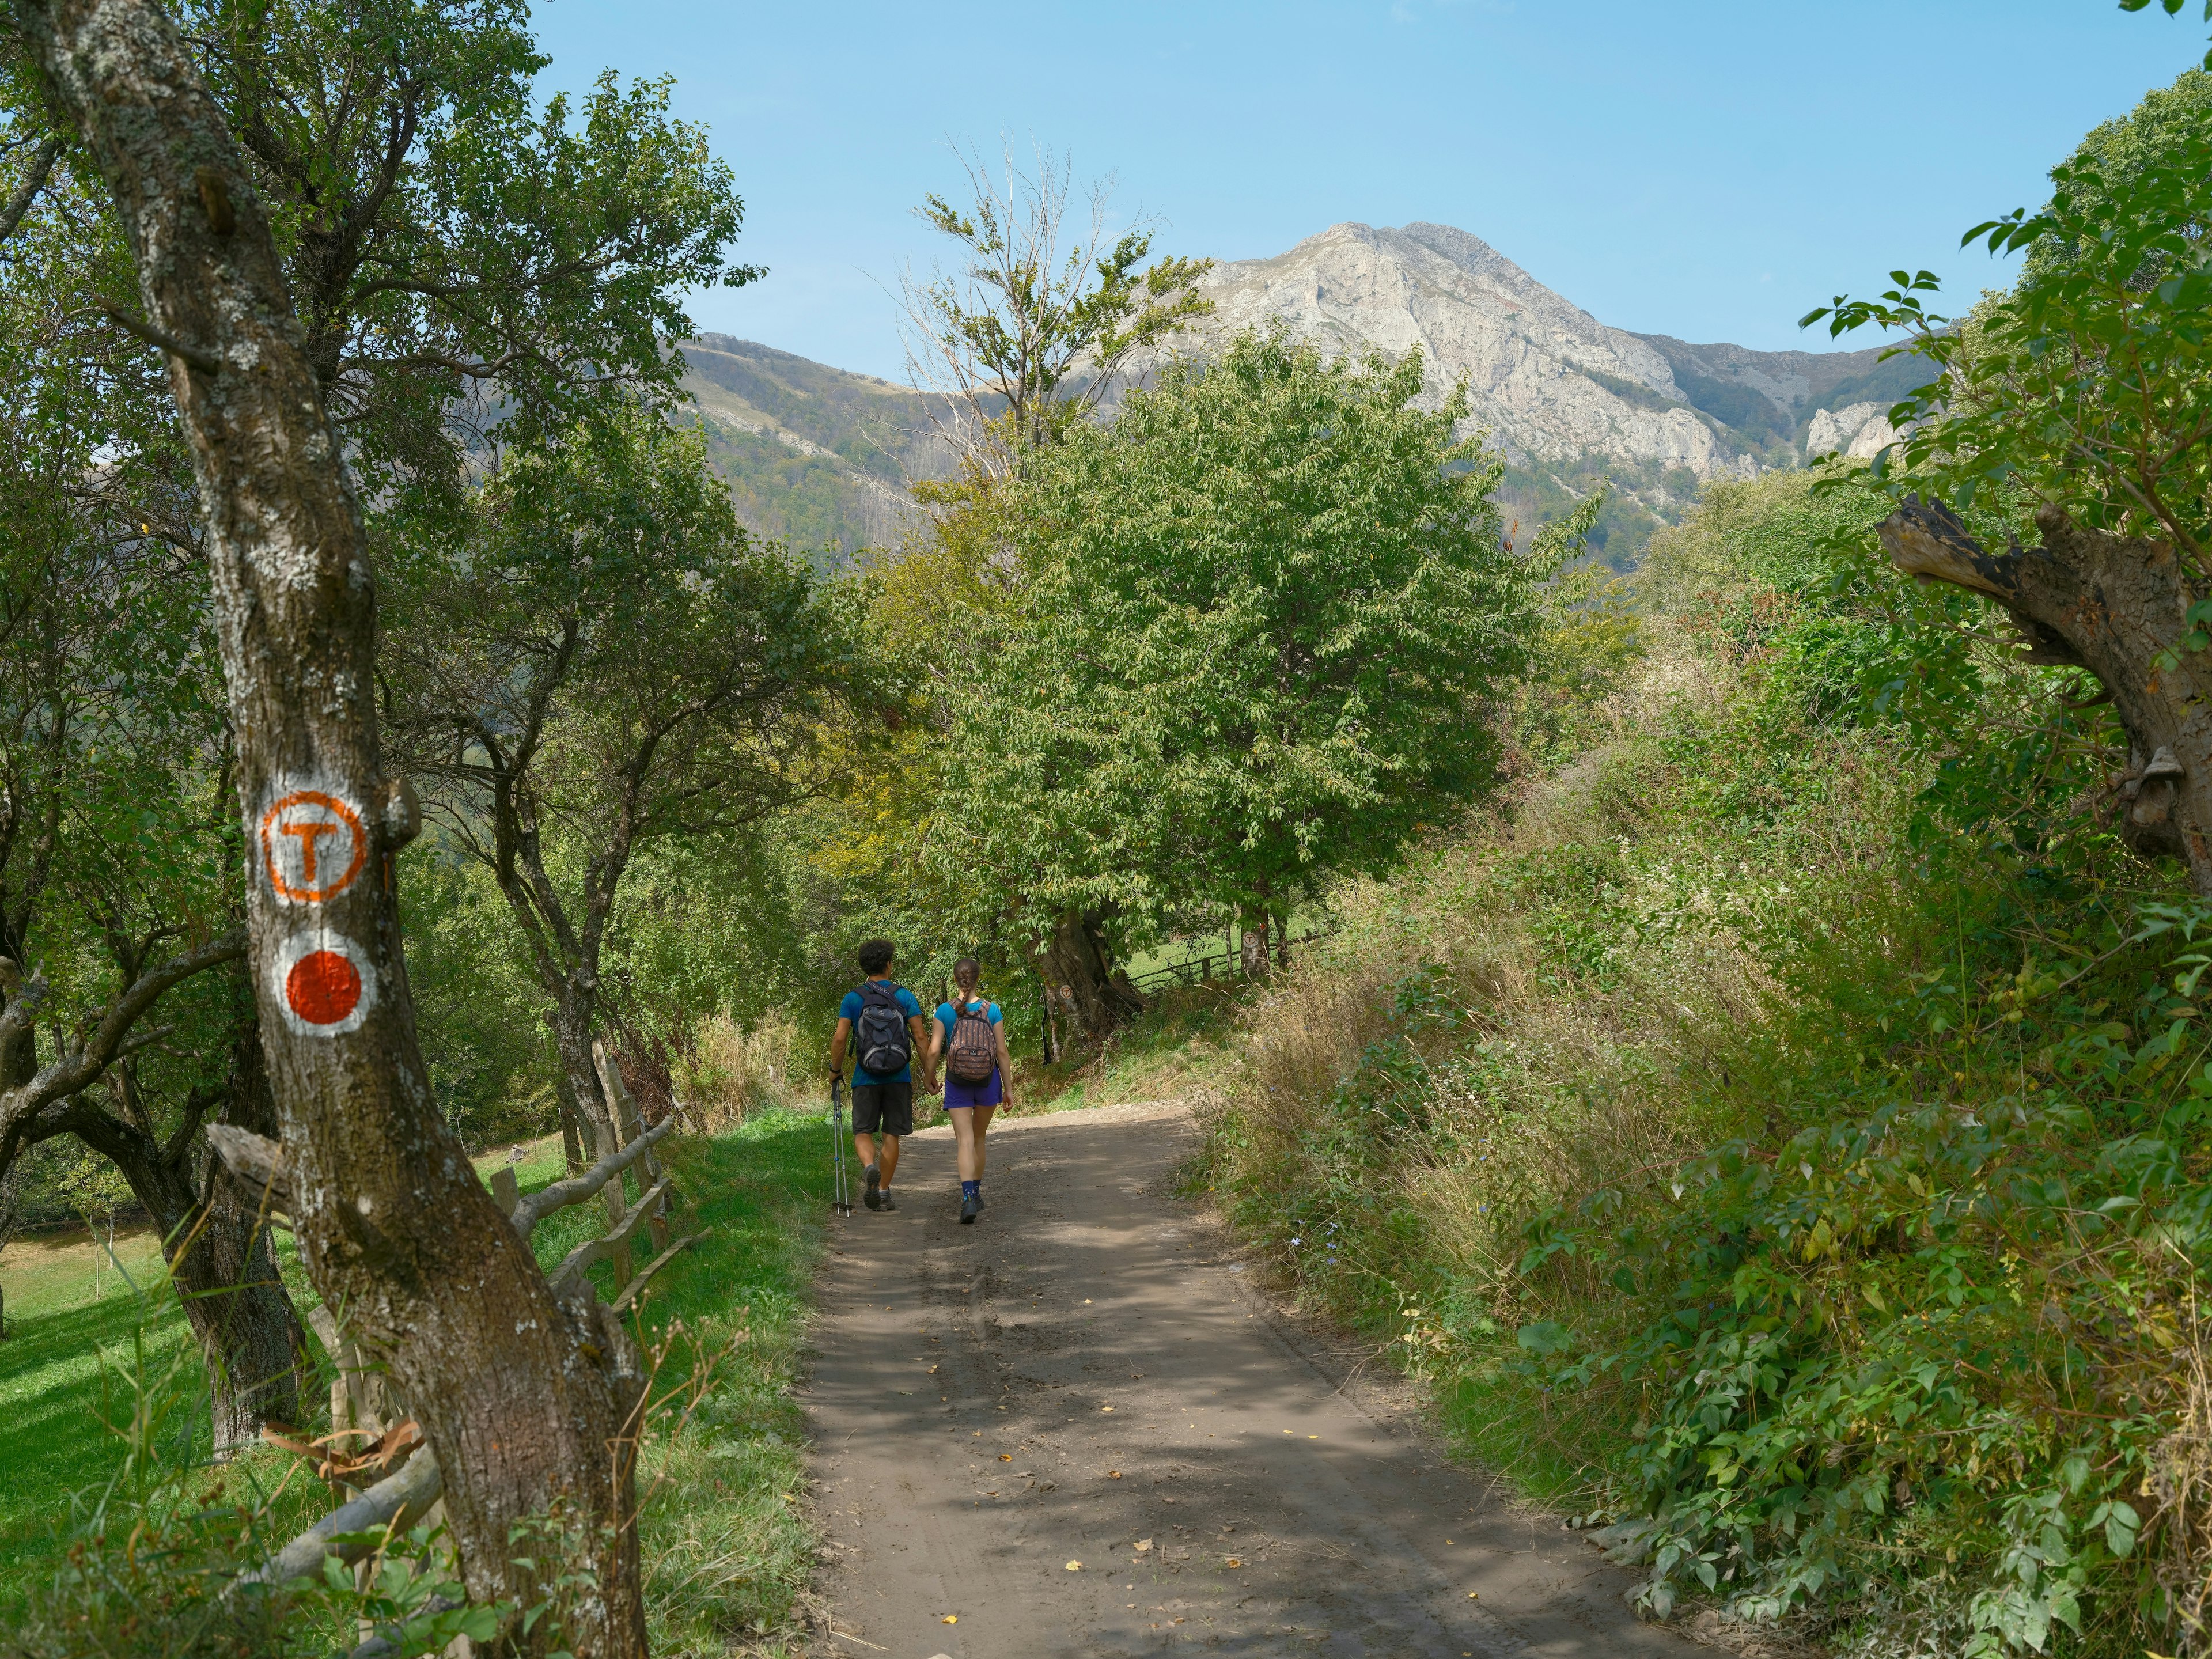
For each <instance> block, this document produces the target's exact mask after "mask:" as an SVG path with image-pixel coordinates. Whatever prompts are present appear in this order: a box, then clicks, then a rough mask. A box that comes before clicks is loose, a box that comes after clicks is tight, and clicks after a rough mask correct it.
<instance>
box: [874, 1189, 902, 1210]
mask: <svg viewBox="0 0 2212 1659" xmlns="http://www.w3.org/2000/svg"><path fill="white" fill-rule="evenodd" d="M874 1196H875V1204H876V1207H877V1208H878V1209H879V1210H896V1208H898V1206H897V1205H896V1204H894V1203H892V1202H891V1190H890V1188H888V1187H886V1188H884V1189H883V1191H881V1192H879V1193H878V1194H875V1195H874Z"/></svg>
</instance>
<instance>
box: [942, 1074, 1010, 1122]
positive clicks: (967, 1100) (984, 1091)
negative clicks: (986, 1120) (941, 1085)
mask: <svg viewBox="0 0 2212 1659" xmlns="http://www.w3.org/2000/svg"><path fill="white" fill-rule="evenodd" d="M1005 1098H1006V1091H1005V1090H1004V1089H1002V1088H1000V1086H999V1068H998V1067H997V1066H993V1067H992V1068H991V1075H990V1076H989V1077H988V1078H987V1079H984V1080H983V1081H982V1082H981V1083H963V1082H962V1081H961V1080H960V1079H958V1078H957V1077H948V1078H946V1079H945V1110H946V1111H948V1112H957V1111H958V1110H960V1109H961V1108H962V1107H963V1106H995V1105H997V1104H998V1103H1000V1101H1002V1100H1004V1099H1005Z"/></svg>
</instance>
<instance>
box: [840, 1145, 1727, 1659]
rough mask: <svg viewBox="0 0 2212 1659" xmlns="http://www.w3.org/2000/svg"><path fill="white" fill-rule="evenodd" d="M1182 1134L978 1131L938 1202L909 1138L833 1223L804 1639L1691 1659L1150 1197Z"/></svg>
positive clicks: (959, 1658) (933, 1649) (1398, 1657)
mask: <svg viewBox="0 0 2212 1659" xmlns="http://www.w3.org/2000/svg"><path fill="white" fill-rule="evenodd" d="M1189 1135H1190V1128H1189V1124H1188V1119H1187V1118H1186V1117H1184V1116H1183V1115H1182V1113H1181V1112H1180V1111H1179V1110H1177V1109H1174V1108H1172V1107H1164V1108H1163V1107H1153V1108H1149V1109H1132V1108H1127V1107H1109V1108H1104V1109H1099V1110H1095V1111H1086V1112H1070V1113H1066V1114H1064V1115H1058V1116H1048V1117H1038V1118H1030V1119H1018V1120H1014V1121H1008V1122H1005V1123H1002V1124H999V1125H995V1126H994V1127H993V1129H992V1132H991V1169H990V1174H989V1177H988V1179H987V1181H986V1182H985V1194H986V1196H987V1198H988V1200H989V1203H990V1207H989V1208H988V1209H987V1210H986V1211H985V1212H984V1213H983V1217H982V1219H981V1221H980V1222H978V1223H977V1224H976V1225H974V1226H972V1227H963V1226H961V1225H958V1220H957V1210H958V1200H959V1193H958V1188H957V1184H956V1177H955V1172H954V1168H953V1162H952V1143H951V1135H950V1133H949V1132H948V1131H945V1130H942V1129H940V1130H935V1131H925V1132H924V1133H921V1134H919V1135H916V1136H915V1137H913V1138H912V1139H909V1140H908V1142H907V1143H906V1147H905V1152H906V1158H905V1161H904V1162H903V1163H902V1164H901V1165H900V1167H899V1171H898V1179H897V1183H896V1188H894V1190H895V1192H896V1194H897V1196H898V1200H899V1204H900V1208H899V1210H898V1211H897V1212H896V1213H893V1214H889V1215H883V1214H872V1213H870V1212H866V1211H865V1210H860V1211H856V1212H855V1213H854V1216H853V1218H852V1219H851V1220H850V1221H849V1222H835V1221H833V1223H832V1224H831V1225H832V1227H833V1229H835V1231H834V1232H833V1235H832V1241H833V1242H832V1247H831V1248H832V1252H833V1254H832V1255H831V1257H830V1259H829V1264H828V1267H827V1270H826V1272H825V1273H824V1276H823V1281H822V1284H821V1287H820V1289H821V1296H820V1310H821V1320H820V1324H819V1335H818V1339H817V1351H816V1353H815V1357H814V1362H813V1366H812V1375H811V1382H810V1383H809V1386H808V1390H807V1396H806V1406H807V1410H808V1413H809V1414H810V1416H811V1420H812V1426H813V1430H814V1433H815V1437H816V1440H815V1443H816V1471H815V1472H816V1475H817V1506H818V1512H819V1517H820V1520H821V1522H822V1524H823V1528H824V1530H825V1532H826V1533H827V1534H828V1537H829V1541H830V1545H831V1549H832V1552H833V1553H832V1565H830V1566H829V1569H828V1570H827V1571H826V1574H825V1577H826V1581H827V1583H826V1589H827V1594H828V1598H829V1607H830V1611H831V1613H832V1614H833V1615H834V1616H833V1619H832V1622H831V1630H832V1632H835V1633H834V1634H831V1635H827V1636H822V1637H819V1638H817V1649H816V1651H817V1653H822V1654H827V1653H829V1652H832V1651H835V1652H838V1653H842V1654H845V1655H847V1656H853V1659H866V1656H868V1655H871V1654H884V1655H888V1656H890V1659H931V1656H933V1655H945V1656H950V1659H1048V1656H1054V1659H1056V1656H1063V1655H1064V1656H1083V1659H1092V1656H1101V1659H1104V1656H1121V1655H1135V1654H1162V1653H1176V1652H1181V1651H1184V1650H1192V1651H1204V1652H1212V1653H1226V1654H1247V1655H1310V1654H1312V1655H1328V1656H1331V1659H1338V1656H1342V1659H1351V1656H1376V1659H1380V1656H1389V1659H1429V1656H1438V1659H1462V1656H1468V1655H1480V1656H1484V1659H1492V1656H1505V1655H1544V1656H1591V1659H1600V1656H1603V1659H1612V1656H1617V1655H1628V1656H1642V1655H1650V1656H1654V1659H1661V1656H1666V1659H1688V1656H1690V1655H1691V1654H1692V1652H1693V1650H1692V1649H1691V1648H1690V1647H1689V1646H1688V1645H1687V1644H1684V1643H1682V1642H1680V1641H1679V1640H1678V1639H1677V1638H1674V1637H1673V1636H1671V1635H1669V1634H1668V1633H1666V1632H1662V1631H1660V1630H1657V1629H1655V1628H1653V1627H1651V1626H1644V1625H1639V1624H1638V1623H1637V1622H1636V1620H1634V1619H1633V1618H1632V1616H1631V1614H1630V1613H1629V1611H1628V1609H1627V1607H1626V1604H1625V1603H1624V1601H1622V1599H1621V1591H1622V1589H1624V1588H1625V1587H1626V1579H1625V1578H1624V1577H1622V1576H1621V1575H1620V1573H1618V1572H1617V1571H1614V1570H1613V1569H1610V1568H1608V1567H1607V1566H1606V1565H1605V1564H1604V1563H1603V1561H1602V1560H1601V1559H1600V1558H1599V1557H1598V1556H1597V1554H1596V1553H1595V1551H1594V1550H1592V1549H1591V1548H1590V1547H1589V1546H1588V1545H1586V1544H1584V1543H1583V1542H1582V1541H1580V1540H1578V1539H1577V1538H1575V1537H1573V1536H1572V1535H1571V1534H1566V1533H1565V1532H1563V1531H1561V1530H1560V1528H1559V1523H1558V1522H1556V1521H1546V1520H1543V1519H1541V1518H1540V1517H1536V1516H1530V1515H1526V1514H1522V1513H1519V1512H1516V1510H1513V1509H1511V1508H1510V1507H1509V1506H1508V1505H1507V1504H1505V1503H1504V1501H1503V1500H1502V1499H1500V1498H1496V1497H1494V1496H1492V1495H1489V1492H1488V1488H1487V1486H1486V1483H1485V1482H1483V1481H1482V1480H1480V1479H1478V1478H1477V1477H1475V1476H1474V1475H1472V1474H1468V1472H1466V1471H1464V1470H1462V1469H1460V1468H1454V1467H1452V1466H1450V1465H1449V1464H1448V1463H1447V1462H1444V1460H1443V1455H1442V1452H1441V1450H1440V1448H1439V1446H1438V1444H1437V1442H1436V1441H1435V1440H1433V1439H1432V1438H1431V1437H1430V1435H1429V1434H1428V1433H1427V1431H1425V1429H1423V1428H1422V1427H1421V1426H1420V1425H1419V1423H1418V1421H1417V1419H1416V1418H1415V1416H1414V1414H1413V1410H1412V1407H1411V1402H1410V1401H1408V1400H1407V1399H1406V1397H1405V1395H1403V1392H1402V1391H1401V1390H1395V1389H1389V1388H1388V1387H1380V1386H1375V1387H1370V1386H1369V1385H1368V1384H1366V1383H1364V1382H1360V1383H1355V1384H1354V1385H1353V1386H1352V1387H1350V1388H1344V1387H1340V1384H1341V1383H1344V1381H1345V1374H1346V1371H1347V1370H1349V1369H1351V1365H1352V1359H1351V1358H1349V1357H1346V1356H1336V1355H1331V1354H1329V1353H1328V1352H1326V1350H1325V1348H1323V1347H1322V1346H1320V1345H1318V1344H1316V1341H1315V1340H1313V1339H1312V1338H1311V1337H1310V1335H1309V1334H1305V1333H1303V1332H1301V1331H1300V1330H1299V1329H1298V1328H1297V1327H1296V1326H1295V1325H1294V1324H1293V1323H1292V1322H1290V1321H1287V1320H1285V1319H1283V1318H1281V1317H1280V1316H1278V1315H1277V1313H1276V1312H1275V1311H1274V1310H1273V1309H1272V1308H1271V1307H1270V1306H1269V1305H1268V1304H1267V1301H1266V1299H1265V1298H1264V1297H1262V1296H1261V1295H1260V1294H1259V1293H1258V1291H1257V1287H1256V1286H1255V1285H1252V1284H1251V1283H1250V1282H1249V1278H1248V1276H1247V1275H1246V1274H1245V1273H1243V1270H1242V1265H1241V1263H1240V1262H1239V1261H1238V1260H1237V1255H1236V1253H1235V1251H1234V1250H1233V1249H1231V1248H1230V1246H1229V1244H1228V1243H1227V1241H1226V1239H1225V1237H1224V1236H1223V1235H1222V1233H1221V1232H1220V1231H1219V1229H1218V1226H1216V1225H1213V1224H1212V1222H1211V1220H1210V1218H1208V1217H1207V1216H1206V1215H1205V1214H1204V1213H1203V1212H1201V1211H1200V1209H1199V1208H1198V1207H1197V1206H1193V1205H1191V1204H1189V1203H1187V1202H1184V1201H1181V1200H1176V1199H1175V1198H1173V1197H1171V1196H1170V1194H1169V1193H1168V1191H1167V1184H1168V1178H1169V1176H1170V1172H1171V1170H1173V1168H1174V1166H1175V1165H1176V1164H1177V1163H1178V1162H1179V1161H1180V1160H1181V1159H1182V1158H1183V1157H1184V1155H1185V1154H1186V1152H1188V1148H1189V1144H1190V1143H1189ZM950 1621H957V1622H950Z"/></svg>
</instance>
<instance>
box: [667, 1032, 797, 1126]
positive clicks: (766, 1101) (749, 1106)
mask: <svg viewBox="0 0 2212 1659" xmlns="http://www.w3.org/2000/svg"><path fill="white" fill-rule="evenodd" d="M798 1054H799V1025H798V1023H797V1022H796V1021H795V1020H793V1019H792V1018H790V1017H789V1016H787V1015H784V1016H777V1017H775V1018H769V1019H767V1020H763V1021H762V1022H761V1023H760V1024H757V1025H750V1026H744V1025H739V1024H738V1023H737V1022H736V1021H735V1020H733V1019H732V1018H730V1017H729V1016H728V1015H727V1014H726V1013H717V1014H713V1015H709V1016H708V1018H706V1019H703V1020H702V1021H701V1022H700V1023H699V1029H698V1031H697V1033H696V1036H695V1038H694V1040H693V1042H692V1044H691V1048H690V1052H689V1053H687V1054H684V1055H683V1056H682V1057H681V1058H680V1059H679V1060H678V1062H677V1065H676V1066H675V1068H674V1069H675V1073H676V1083H677V1087H678V1094H679V1097H680V1098H681V1099H682V1100H683V1101H684V1103H685V1104H686V1105H687V1106H689V1107H690V1108H691V1109H692V1110H693V1111H694V1112H696V1114H697V1115H698V1116H699V1118H700V1120H701V1121H702V1123H703V1125H704V1126H705V1127H707V1128H708V1130H710V1131H719V1130H722V1129H729V1128H734V1127H737V1126H738V1124H740V1123H743V1122H744V1121H745V1120H746V1119H747V1118H749V1117H750V1116H752V1115H753V1114H754V1113H756V1112H758V1111H760V1110H762V1109H764V1108H766V1107H768V1106H770V1105H773V1104H775V1103H777V1102H779V1101H782V1100H787V1099H788V1098H790V1097H791V1095H792V1094H793V1085H794V1082H795V1076H794V1068H795V1066H796V1065H797V1057H798Z"/></svg>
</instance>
